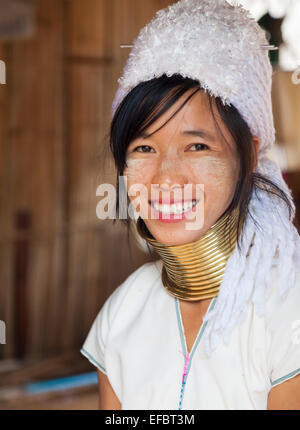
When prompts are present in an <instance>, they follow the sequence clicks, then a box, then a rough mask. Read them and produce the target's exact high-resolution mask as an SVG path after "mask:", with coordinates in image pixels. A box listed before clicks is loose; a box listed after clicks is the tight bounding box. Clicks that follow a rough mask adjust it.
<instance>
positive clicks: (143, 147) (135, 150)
mask: <svg viewBox="0 0 300 430" xmlns="http://www.w3.org/2000/svg"><path fill="white" fill-rule="evenodd" d="M139 148H142V149H143V150H142V151H138V149H139ZM146 148H150V149H152V148H151V147H150V146H149V145H140V146H137V147H136V148H134V150H133V151H132V152H149V151H147V150H146V151H144V149H146Z"/></svg>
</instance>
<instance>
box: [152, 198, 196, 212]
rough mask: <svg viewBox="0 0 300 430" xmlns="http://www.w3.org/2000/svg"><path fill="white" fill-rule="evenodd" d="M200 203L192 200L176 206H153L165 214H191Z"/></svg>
mask: <svg viewBox="0 0 300 430" xmlns="http://www.w3.org/2000/svg"><path fill="white" fill-rule="evenodd" d="M198 202H199V200H192V201H189V202H185V203H183V204H182V203H175V204H171V205H168V204H159V203H157V202H151V206H152V207H153V208H154V209H155V210H156V211H157V212H160V213H163V214H174V215H175V214H181V213H185V212H189V211H190V210H191V209H192V208H193V207H194V206H196V204H197V203H198Z"/></svg>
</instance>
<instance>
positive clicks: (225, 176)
mask: <svg viewBox="0 0 300 430" xmlns="http://www.w3.org/2000/svg"><path fill="white" fill-rule="evenodd" d="M189 164H190V166H191V167H192V172H193V177H194V178H198V180H199V179H200V180H201V181H203V183H204V184H205V183H206V182H207V181H208V180H209V181H210V182H211V181H213V184H212V185H214V187H216V188H217V187H223V188H224V185H231V184H232V182H234V179H235V175H236V164H237V163H236V162H235V161H234V162H228V161H226V160H224V159H220V158H216V157H213V156H206V157H205V158H203V159H198V160H191V161H190V162H189ZM221 189H222V188H221Z"/></svg>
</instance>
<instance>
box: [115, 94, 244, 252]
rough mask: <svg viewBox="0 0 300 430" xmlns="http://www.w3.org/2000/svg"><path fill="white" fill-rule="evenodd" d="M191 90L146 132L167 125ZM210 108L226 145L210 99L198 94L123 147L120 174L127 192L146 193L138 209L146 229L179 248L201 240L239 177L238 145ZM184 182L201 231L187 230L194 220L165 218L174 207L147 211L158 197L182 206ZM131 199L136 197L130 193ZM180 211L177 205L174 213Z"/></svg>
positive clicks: (222, 211)
mask: <svg viewBox="0 0 300 430" xmlns="http://www.w3.org/2000/svg"><path fill="white" fill-rule="evenodd" d="M194 91H195V88H193V89H192V90H189V91H187V92H186V93H185V94H184V95H183V96H182V97H181V98H180V99H179V100H177V102H175V103H174V105H173V106H171V108H170V109H169V110H167V111H166V112H165V113H164V114H162V115H161V117H160V118H159V119H158V120H157V121H156V122H154V123H153V124H151V126H150V127H148V128H147V130H146V132H145V133H146V134H149V133H152V132H154V131H155V130H157V129H158V128H159V127H160V126H162V125H163V124H165V122H166V121H167V120H168V119H169V118H170V117H171V116H172V114H173V113H174V112H175V111H176V110H177V109H178V108H179V107H180V106H181V105H182V103H183V102H184V101H185V100H186V98H187V97H188V96H189V95H190V94H192V93H193V92H194ZM213 110H214V115H215V118H216V120H217V122H218V125H219V127H220V129H221V131H222V134H223V135H224V137H225V139H226V142H225V141H224V137H222V135H221V134H220V133H219V131H218V129H217V127H216V125H215V122H214V119H213V117H212V114H211V111H210V106H209V99H208V95H207V94H206V93H204V92H203V91H198V92H196V93H195V94H194V95H193V96H192V97H191V98H190V100H188V102H187V103H186V104H185V105H184V106H183V107H182V108H181V109H180V110H179V111H178V112H177V113H176V114H175V115H174V117H173V118H171V119H170V121H168V122H167V123H166V124H165V125H163V127H162V128H161V129H160V130H158V131H156V132H155V133H154V134H153V135H152V136H150V137H139V138H137V139H135V140H133V141H132V142H130V145H129V146H128V148H127V153H126V163H127V167H126V169H125V170H124V172H123V175H124V176H127V189H128V190H130V188H131V187H132V186H133V185H134V184H140V185H141V186H142V187H143V189H144V190H147V194H145V193H142V194H140V206H138V207H137V210H138V211H140V215H141V217H142V218H143V220H144V222H145V224H146V226H147V228H148V230H149V231H150V232H151V234H152V235H153V236H154V238H155V239H156V240H157V241H159V242H161V243H164V244H167V245H180V244H185V243H188V242H192V241H195V240H198V239H200V238H201V237H202V236H203V235H204V234H205V233H206V232H207V231H208V230H209V228H210V227H211V226H212V225H213V224H214V223H215V222H216V221H217V220H218V219H219V218H220V216H221V215H222V214H223V213H224V212H225V211H226V209H227V208H228V206H229V205H230V203H231V201H232V199H233V196H234V193H235V188H236V184H237V181H238V178H239V159H238V154H237V150H236V145H235V142H234V141H233V139H232V137H231V135H230V133H229V131H228V130H227V128H226V126H225V125H224V124H223V122H222V120H221V118H220V116H219V114H218V111H217V108H216V106H215V105H214V104H213ZM191 131H193V132H191ZM195 131H197V133H196V132H195ZM187 132H189V133H187ZM187 184H190V185H189V187H191V188H190V189H191V193H189V194H188V198H187V200H188V201H189V202H191V200H194V199H196V197H199V196H200V199H198V200H199V202H198V203H197V204H196V206H194V207H193V209H192V211H194V213H195V216H196V217H197V216H198V215H196V214H199V216H198V219H199V220H200V219H201V220H202V221H201V227H200V228H197V229H196V230H195V229H188V228H187V227H186V223H187V221H188V219H190V220H191V221H192V220H194V219H195V218H187V219H186V218H184V216H183V215H180V214H179V215H176V216H175V218H177V219H176V220H174V219H172V218H174V215H169V214H168V213H169V210H172V209H174V208H173V207H172V205H171V208H170V207H169V205H168V206H165V210H167V212H168V213H167V214H165V215H163V216H162V215H161V214H160V215H159V211H158V212H156V210H154V209H152V211H151V205H150V203H149V201H150V200H152V201H153V200H157V199H159V198H160V199H162V200H163V201H164V199H166V202H167V203H169V202H171V203H172V199H174V201H178V200H180V201H181V202H182V200H183V199H186V195H185V193H184V187H185V185H187ZM197 184H200V187H199V186H197ZM197 187H198V188H197ZM197 190H198V191H197ZM201 190H203V192H204V194H203V193H201ZM151 191H152V194H151ZM154 191H155V193H154V194H153V192H154ZM199 192H200V194H199ZM129 198H130V200H131V201H133V200H135V199H136V196H131V195H129ZM155 207H156V209H158V207H157V206H155ZM160 209H163V208H161V207H160ZM181 209H182V208H181V207H180V206H177V210H178V212H180V211H181ZM186 209H187V210H188V208H186ZM200 213H201V215H200ZM146 214H147V216H146ZM153 215H154V216H153ZM187 216H188V215H187ZM161 217H163V218H164V219H160V218H161ZM180 218H181V219H180Z"/></svg>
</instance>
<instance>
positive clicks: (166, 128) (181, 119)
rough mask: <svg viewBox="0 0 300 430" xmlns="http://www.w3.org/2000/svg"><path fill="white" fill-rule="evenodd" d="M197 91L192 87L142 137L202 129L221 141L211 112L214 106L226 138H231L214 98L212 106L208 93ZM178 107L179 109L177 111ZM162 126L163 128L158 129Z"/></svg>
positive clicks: (216, 116) (219, 124) (155, 136)
mask: <svg viewBox="0 0 300 430" xmlns="http://www.w3.org/2000/svg"><path fill="white" fill-rule="evenodd" d="M195 91H196V88H192V89H190V90H188V91H187V92H186V93H185V94H183V96H181V97H180V98H179V99H178V100H177V101H176V102H175V103H174V104H173V105H172V106H171V107H170V108H169V109H168V110H167V111H166V112H164V113H163V114H162V115H161V116H160V118H158V119H157V120H156V121H155V122H154V123H153V124H151V125H150V126H149V127H148V128H147V129H146V131H145V133H144V135H142V137H143V136H144V137H147V135H148V134H150V133H153V132H155V133H154V134H153V135H152V136H150V138H151V139H155V138H157V139H158V138H160V137H161V136H166V135H169V134H172V135H174V134H176V133H182V132H183V131H186V130H193V129H194V130H199V129H201V130H204V131H207V132H208V133H209V134H210V135H211V136H213V137H214V138H215V139H216V140H219V141H220V140H222V135H220V132H219V130H218V127H217V126H216V123H215V121H214V118H213V115H212V112H211V108H212V110H213V113H214V116H215V119H216V121H217V122H218V126H219V127H220V128H221V131H222V134H223V135H224V136H225V138H226V140H230V135H229V132H228V130H227V128H226V126H225V125H224V124H223V122H222V121H221V118H220V115H219V113H218V110H217V108H216V105H215V103H214V100H212V107H211V108H210V103H209V96H208V94H207V93H205V92H204V91H203V90H199V91H197V92H196V93H195ZM193 93H194V94H193ZM185 101H186V103H185ZM183 104H184V105H183ZM182 105H183V106H182ZM181 106H182V107H181ZM178 109H179V111H178V112H176V111H177V110H178ZM168 120H169V121H168ZM160 127H162V128H161V129H160V130H158V129H159V128H160ZM156 130H157V131H156Z"/></svg>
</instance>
